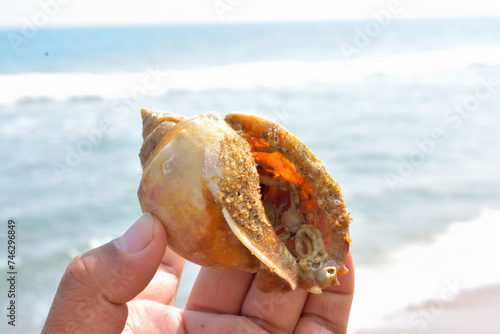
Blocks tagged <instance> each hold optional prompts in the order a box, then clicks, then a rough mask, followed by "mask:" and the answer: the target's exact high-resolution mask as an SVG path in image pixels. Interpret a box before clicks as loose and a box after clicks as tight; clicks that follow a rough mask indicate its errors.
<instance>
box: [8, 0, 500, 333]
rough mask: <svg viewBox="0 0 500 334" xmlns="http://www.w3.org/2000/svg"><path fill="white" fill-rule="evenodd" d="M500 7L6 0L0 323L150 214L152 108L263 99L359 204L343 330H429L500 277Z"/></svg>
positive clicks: (41, 300) (184, 109)
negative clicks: (145, 128)
mask: <svg viewBox="0 0 500 334" xmlns="http://www.w3.org/2000/svg"><path fill="white" fill-rule="evenodd" d="M489 3H491V2H486V1H456V2H454V3H453V5H451V4H450V3H449V2H446V1H419V2H418V3H417V2H414V1H409V0H407V1H404V0H400V1H398V0H390V1H389V0H388V1H367V0H364V1H352V2H350V3H348V4H346V3H340V2H333V3H332V2H331V1H309V2H307V3H304V2H299V1H288V2H286V1H283V0H280V1H274V2H273V3H272V4H270V3H269V2H264V1H261V0H252V1H246V0H240V1H229V0H220V1H219V0H207V1H201V0H199V1H190V2H180V1H163V2H159V1H153V0H147V1H142V2H141V4H140V5H139V4H138V3H137V2H129V3H123V2H118V1H107V2H105V3H103V2H101V1H100V2H98V1H94V0H89V1H85V2H83V1H76V0H75V1H62V0H46V1H40V2H39V1H31V0H30V1H23V2H12V1H6V0H0V4H1V5H2V6H1V7H2V8H3V9H2V12H1V13H0V35H1V38H0V189H1V191H0V203H1V205H0V217H1V220H2V227H1V230H2V233H0V241H1V247H0V249H2V250H3V251H2V252H3V253H0V255H1V257H2V260H1V261H0V268H1V270H2V272H4V273H6V272H7V271H8V268H7V253H6V249H7V246H6V236H7V221H8V219H12V220H14V221H15V222H16V226H17V255H16V256H17V257H16V266H17V271H18V273H19V274H18V292H19V294H18V299H17V300H18V304H17V305H18V307H19V309H18V319H17V320H18V324H17V326H16V328H15V330H13V329H12V327H10V326H7V324H6V321H2V322H1V324H0V328H2V330H1V331H2V333H5V330H6V331H7V332H9V333H10V332H16V333H33V332H36V331H39V330H40V329H41V326H42V325H43V323H44V320H45V317H46V315H47V313H48V310H49V307H50V304H51V302H52V298H53V296H54V294H55V291H56V288H57V285H58V283H59V280H60V277H61V275H62V274H63V272H64V269H65V268H66V266H67V264H68V263H69V261H70V260H71V259H72V258H73V257H74V256H76V255H77V254H79V253H81V252H84V251H86V250H88V249H90V248H93V247H96V246H98V245H100V244H102V243H105V242H107V241H109V240H111V239H112V238H115V237H118V236H120V235H121V234H123V233H124V232H125V231H126V230H127V228H128V227H129V226H130V225H131V224H132V222H134V221H135V220H136V219H137V218H138V217H139V216H140V215H141V210H140V207H139V203H138V200H137V195H136V192H137V188H138V185H139V181H140V177H141V167H140V163H139V158H138V152H139V149H140V146H141V142H142V138H141V133H142V124H141V119H140V113H139V111H140V109H141V108H142V107H146V108H149V109H154V110H160V111H166V110H169V111H172V112H175V113H180V114H183V115H197V114H200V113H205V112H209V111H216V112H217V113H219V115H221V116H224V115H225V114H227V113H230V112H234V111H244V112H250V113H257V114H260V115H263V116H265V117H268V118H270V119H272V120H274V121H277V122H278V123H280V124H282V125H283V126H284V127H286V128H287V129H288V130H290V131H291V132H292V133H294V134H295V135H297V136H298V137H299V138H300V139H302V140H303V141H304V142H306V143H307V145H308V146H309V147H311V148H312V150H313V151H314V152H315V153H316V154H317V155H318V157H319V158H320V159H322V160H323V161H324V163H325V164H326V166H327V168H328V170H329V172H330V173H331V175H332V176H333V177H334V178H335V180H336V181H337V182H338V183H340V184H341V185H342V186H343V192H344V196H345V199H346V201H347V207H348V209H349V211H350V212H351V213H352V217H353V224H352V226H351V231H352V239H353V244H352V249H353V254H354V257H355V262H356V268H357V270H356V274H357V278H356V282H357V287H356V288H357V290H356V296H355V300H354V304H353V310H352V313H351V321H350V329H349V330H350V332H352V333H375V332H376V333H389V332H394V333H430V332H431V331H432V330H433V328H436V326H438V324H441V323H442V322H443V319H444V316H445V314H447V313H446V312H447V311H446V310H448V309H449V308H453V305H454V303H456V302H457V300H460V298H462V296H464V295H467V296H472V297H470V298H472V299H475V300H480V299H479V298H480V295H479V292H480V291H483V290H484V289H490V288H494V289H496V290H495V291H499V290H500V289H499V288H498V286H497V285H498V284H499V283H500V268H499V267H498V266H497V265H493V264H492V262H491V261H492V259H493V258H494V257H495V254H500V243H499V242H498V238H499V236H500V234H499V233H500V225H499V224H500V192H499V190H500V173H499V171H500V154H499V153H500V152H499V147H500V137H499V132H498V128H499V127H500V113H499V106H500V33H499V31H500V10H499V8H494V7H492V5H489ZM198 270H199V267H197V266H196V265H192V264H188V265H187V266H186V269H185V273H184V276H183V281H182V285H181V287H180V291H179V297H178V300H177V305H178V306H179V307H183V306H184V304H185V302H186V300H187V297H188V296H189V291H190V288H191V285H192V284H193V282H194V279H195V277H196V274H197V272H198ZM0 281H1V282H2V283H1V292H0V293H1V295H2V297H1V298H0V302H1V303H2V309H4V310H5V308H4V306H5V307H6V305H7V303H8V300H7V298H6V291H7V286H6V281H5V279H1V280H0ZM4 292H5V293H4ZM497 306H498V305H497ZM467 314H469V315H472V316H471V317H472V318H474V317H475V318H476V319H482V318H481V317H484V316H486V315H485V314H484V313H482V311H481V310H480V309H475V310H468V313H467ZM455 319H456V318H455ZM459 319H460V320H459V322H460V321H462V322H464V321H465V323H466V324H467V321H468V320H467V319H464V318H459ZM456 321H457V320H456ZM466 324H465V325H464V326H465V327H463V328H465V329H467V328H469V327H467V326H466ZM439 326H441V325H439ZM443 326H444V327H442V331H440V332H441V333H445V332H446V329H447V328H452V324H450V327H446V325H443ZM471 328H474V327H471ZM476 328H477V327H476ZM4 329H5V330H4ZM472 332H474V333H478V332H481V333H490V332H491V333H493V331H488V330H487V329H486V330H485V331H470V333H472Z"/></svg>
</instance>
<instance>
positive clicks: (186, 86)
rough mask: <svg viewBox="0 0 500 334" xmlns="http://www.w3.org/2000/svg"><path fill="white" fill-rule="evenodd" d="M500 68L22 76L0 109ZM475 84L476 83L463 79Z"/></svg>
mask: <svg viewBox="0 0 500 334" xmlns="http://www.w3.org/2000/svg"><path fill="white" fill-rule="evenodd" d="M498 65H500V47H496V46H495V47H493V46H491V47H479V46H478V47H467V48H466V47H460V48H453V49H447V50H435V51H427V52H414V53H407V54H399V55H385V56H378V57H360V58H354V59H351V60H349V59H346V60H341V61H331V62H310V63H307V62H297V61H267V62H255V63H244V64H231V65H225V66H216V67H207V68H200V69H194V70H163V69H161V68H159V67H152V68H149V69H146V70H145V71H143V72H129V73H24V74H12V75H1V76H0V90H1V91H2V94H1V95H0V103H3V104H9V103H15V102H21V103H22V102H26V101H51V100H67V99H70V100H81V99H88V97H92V99H118V98H122V97H124V96H125V97H127V96H128V97H129V96H132V97H133V96H134V94H135V95H140V96H141V97H144V96H158V95H163V94H166V93H168V92H171V91H179V90H181V91H199V90H211V89H221V88H222V89H223V88H229V89H251V88H255V87H271V88H273V87H301V86H304V85H308V84H323V83H327V84H328V83H332V84H335V83H343V82H357V81H360V80H362V79H370V78H375V79H377V78H380V77H394V78H398V79H402V80H408V81H409V82H413V81H415V79H421V80H429V81H430V82H433V83H443V82H456V81H457V79H460V80H461V81H463V80H464V75H463V72H464V71H466V72H467V73H469V72H470V73H479V72H481V71H483V70H484V67H486V68H487V70H488V71H489V72H491V67H492V66H495V67H496V66H498ZM465 78H468V80H469V83H471V84H475V83H476V82H477V81H476V80H477V78H476V77H474V76H465ZM463 83H465V84H467V82H463Z"/></svg>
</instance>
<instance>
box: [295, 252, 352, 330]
mask: <svg viewBox="0 0 500 334" xmlns="http://www.w3.org/2000/svg"><path fill="white" fill-rule="evenodd" d="M346 267H347V268H348V269H349V272H348V273H347V274H345V275H342V276H340V277H339V282H340V285H338V286H331V287H328V288H326V289H324V290H323V293H322V294H319V295H313V294H309V297H308V298H307V302H306V305H305V307H304V311H303V313H302V318H301V320H300V322H299V323H298V324H297V329H296V332H297V333H312V332H318V331H319V329H321V328H323V329H324V328H326V329H329V330H330V331H332V332H334V333H345V332H346V331H347V323H348V320H349V313H350V311H351V304H352V298H353V295H354V263H353V259H352V253H351V252H350V251H349V255H348V258H347V262H346Z"/></svg>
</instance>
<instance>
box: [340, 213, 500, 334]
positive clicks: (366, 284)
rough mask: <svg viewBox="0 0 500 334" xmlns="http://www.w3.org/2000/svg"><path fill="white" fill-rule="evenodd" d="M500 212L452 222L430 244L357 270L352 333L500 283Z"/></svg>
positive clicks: (412, 247)
mask: <svg viewBox="0 0 500 334" xmlns="http://www.w3.org/2000/svg"><path fill="white" fill-rule="evenodd" d="M499 235H500V210H487V211H484V212H483V213H482V214H481V215H480V216H479V217H478V218H476V219H473V220H471V221H467V222H457V223H453V224H451V225H450V226H449V227H448V229H447V230H446V231H445V232H444V233H442V234H441V235H438V236H436V237H435V238H434V241H432V242H431V243H428V244H412V245H407V246H404V247H401V248H399V249H395V250H394V251H393V253H392V254H391V255H389V256H388V257H387V258H384V259H383V260H384V264H382V265H378V266H377V267H376V268H375V267H364V268H363V267H361V268H357V270H356V295H355V301H354V304H353V311H352V313H351V321H350V327H351V331H353V330H357V329H360V328H361V327H363V328H369V327H374V326H376V325H377V324H379V323H381V322H383V319H384V317H386V316H389V315H390V314H393V313H395V312H396V311H398V310H402V309H405V308H407V307H409V306H411V305H417V304H421V303H422V302H424V301H435V302H440V303H447V302H451V301H453V300H454V299H455V298H456V297H457V296H458V294H460V293H461V292H464V291H466V290H471V289H477V288H480V287H483V286H488V285H491V284H494V283H498V282H499V281H500V267H499V266H498V265H496V264H495V262H494V257H495V255H496V254H500V243H499V242H498V236H499Z"/></svg>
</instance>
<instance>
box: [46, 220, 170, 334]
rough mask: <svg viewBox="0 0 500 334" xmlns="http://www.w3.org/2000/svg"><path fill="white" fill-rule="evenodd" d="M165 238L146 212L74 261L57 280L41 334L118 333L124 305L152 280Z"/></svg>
mask: <svg viewBox="0 0 500 334" xmlns="http://www.w3.org/2000/svg"><path fill="white" fill-rule="evenodd" d="M166 245H167V236H166V233H165V230H164V228H163V226H162V224H161V223H160V221H159V220H158V219H157V218H155V217H153V216H152V215H151V214H149V213H146V214H144V215H143V216H142V217H141V218H139V219H138V220H137V221H136V222H135V223H134V224H133V225H132V226H131V227H130V228H129V229H128V230H127V232H125V234H124V235H123V236H121V237H120V238H118V239H115V240H112V241H111V242H109V243H107V244H104V245H102V246H100V247H98V248H95V249H92V250H90V251H88V252H86V253H84V254H81V255H78V256H77V257H75V258H74V259H73V260H72V261H71V263H70V264H69V265H68V268H67V269H66V272H65V273H64V276H63V277H62V279H61V282H60V284H59V288H58V289H57V293H56V296H55V297H54V301H53V303H52V307H51V309H50V312H49V315H48V317H47V320H46V322H45V326H44V328H43V330H42V333H121V331H122V330H123V328H124V326H125V322H126V320H127V315H128V309H127V305H126V304H125V303H126V302H128V301H130V300H132V299H133V298H134V297H135V296H137V295H138V294H139V293H140V292H141V291H142V290H143V289H144V288H146V286H147V285H148V283H149V281H151V279H152V278H153V276H154V275H155V273H156V271H157V269H158V267H159V265H160V262H161V259H162V257H163V255H164V253H165V248H166Z"/></svg>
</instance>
